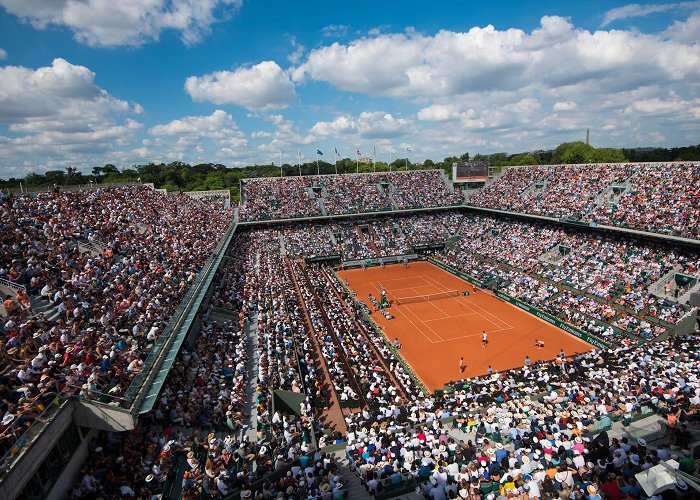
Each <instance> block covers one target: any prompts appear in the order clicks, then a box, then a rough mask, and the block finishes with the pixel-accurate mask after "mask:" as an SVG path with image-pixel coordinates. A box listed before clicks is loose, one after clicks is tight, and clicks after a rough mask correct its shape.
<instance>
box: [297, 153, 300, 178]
mask: <svg viewBox="0 0 700 500" xmlns="http://www.w3.org/2000/svg"><path fill="white" fill-rule="evenodd" d="M297 156H298V157H299V177H301V150H299V149H297Z"/></svg>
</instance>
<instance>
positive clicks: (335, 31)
mask: <svg viewBox="0 0 700 500" xmlns="http://www.w3.org/2000/svg"><path fill="white" fill-rule="evenodd" d="M348 29H349V26H347V25H345V24H329V25H328V26H324V27H323V28H321V36H323V37H328V38H343V37H345V36H347V34H348Z"/></svg>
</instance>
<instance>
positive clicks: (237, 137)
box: [149, 109, 248, 158]
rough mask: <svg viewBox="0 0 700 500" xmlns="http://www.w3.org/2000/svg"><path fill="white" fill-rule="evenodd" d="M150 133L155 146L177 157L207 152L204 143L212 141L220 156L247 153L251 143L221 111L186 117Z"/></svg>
mask: <svg viewBox="0 0 700 500" xmlns="http://www.w3.org/2000/svg"><path fill="white" fill-rule="evenodd" d="M149 133H150V134H151V135H153V136H155V137H156V140H155V146H156V147H158V148H160V149H161V150H163V151H165V152H167V154H169V155H170V154H174V155H175V156H176V157H178V158H192V156H191V152H192V151H195V152H198V153H202V152H204V151H206V149H205V147H204V144H203V141H205V140H210V141H213V143H214V145H215V146H216V148H217V151H216V153H215V154H216V155H217V156H221V155H222V154H224V156H226V157H233V156H240V155H245V154H247V147H248V140H247V139H246V137H245V135H244V134H243V132H241V131H240V130H239V129H238V126H237V125H236V122H235V121H234V119H233V117H232V116H231V115H230V114H229V113H227V112H225V111H222V110H220V109H217V110H216V111H214V112H213V113H212V114H211V115H208V116H185V117H182V118H178V119H176V120H172V121H171V122H168V123H165V124H161V125H156V126H154V127H152V128H151V129H150V130H149ZM222 152H223V153H222ZM188 155H190V156H188Z"/></svg>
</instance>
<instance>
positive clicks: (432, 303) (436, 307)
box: [411, 284, 450, 322]
mask: <svg viewBox="0 0 700 500" xmlns="http://www.w3.org/2000/svg"><path fill="white" fill-rule="evenodd" d="M426 286H427V285H426ZM430 287H431V288H435V285H432V284H431V285H430ZM421 288H422V287H421ZM411 290H413V291H414V292H415V291H416V289H415V288H411ZM439 291H440V290H439V289H438V292H439ZM418 295H425V294H421V293H419V294H418ZM428 295H430V294H428ZM427 302H428V304H430V305H431V306H433V307H434V308H435V309H437V310H438V311H440V312H441V313H442V314H444V315H445V317H447V318H449V317H450V315H449V314H447V312H445V311H443V310H442V309H440V308H439V307H438V306H437V304H435V303H434V302H433V301H432V300H428V301H427ZM411 312H413V311H411ZM421 321H423V322H425V321H426V320H424V319H423V318H421ZM428 321H432V320H428Z"/></svg>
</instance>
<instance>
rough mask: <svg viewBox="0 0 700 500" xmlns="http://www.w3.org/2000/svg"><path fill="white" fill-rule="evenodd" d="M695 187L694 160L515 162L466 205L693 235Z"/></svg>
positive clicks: (698, 207)
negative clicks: (513, 165)
mask: <svg viewBox="0 0 700 500" xmlns="http://www.w3.org/2000/svg"><path fill="white" fill-rule="evenodd" d="M613 186H616V187H618V188H619V189H624V190H623V191H622V193H621V194H618V193H615V192H614V190H613ZM698 186H700V166H699V165H698V164H694V163H677V164H671V165H667V164H610V165H602V164H601V165H557V166H531V167H518V168H510V169H508V170H507V171H506V172H505V173H504V174H503V175H501V176H500V177H499V178H498V179H497V180H496V181H495V182H492V183H491V184H489V185H488V186H486V187H485V188H484V189H483V190H481V191H479V192H476V193H474V194H472V195H471V196H470V197H469V204H472V205H477V206H483V207H489V208H497V209H501V210H508V211H514V212H524V213H532V214H537V215H545V216H549V217H557V218H574V219H581V220H584V221H590V222H595V223H598V224H605V225H611V226H624V227H629V228H633V229H639V230H642V231H650V232H655V233H663V234H671V235H674V236H681V237H684V238H693V239H698V238H700V187H698Z"/></svg>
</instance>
